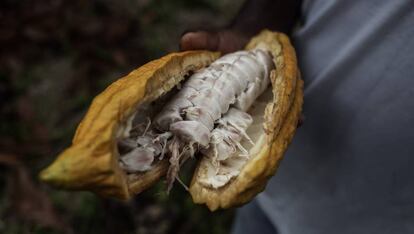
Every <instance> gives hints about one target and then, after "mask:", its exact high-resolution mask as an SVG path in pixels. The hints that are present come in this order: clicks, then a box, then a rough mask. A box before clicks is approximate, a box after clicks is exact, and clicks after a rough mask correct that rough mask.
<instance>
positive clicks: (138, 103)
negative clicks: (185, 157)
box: [40, 30, 303, 210]
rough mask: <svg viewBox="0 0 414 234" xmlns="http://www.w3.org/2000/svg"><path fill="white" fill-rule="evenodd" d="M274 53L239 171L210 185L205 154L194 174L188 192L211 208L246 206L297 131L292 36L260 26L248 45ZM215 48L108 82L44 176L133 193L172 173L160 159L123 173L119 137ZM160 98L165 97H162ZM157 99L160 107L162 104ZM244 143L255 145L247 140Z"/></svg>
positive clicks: (110, 192)
mask: <svg viewBox="0 0 414 234" xmlns="http://www.w3.org/2000/svg"><path fill="white" fill-rule="evenodd" d="M253 48H261V49H263V50H266V51H270V53H271V54H272V56H273V62H274V64H275V67H276V69H275V70H274V71H272V72H271V77H270V79H271V84H272V85H271V87H269V89H268V90H267V91H266V92H265V94H263V95H262V96H260V97H259V98H258V99H257V102H256V104H255V105H254V107H253V108H252V109H251V110H250V111H249V112H250V113H251V114H252V115H253V116H254V123H253V125H252V126H251V127H250V128H249V129H248V133H249V135H250V137H251V138H253V140H255V146H254V147H253V148H251V149H250V151H251V152H250V154H251V158H250V159H249V160H248V161H247V163H246V164H244V166H243V168H241V171H240V174H239V175H238V176H237V177H236V178H234V179H232V180H231V181H230V183H228V184H226V185H225V186H222V187H220V188H218V189H215V188H212V187H211V186H207V185H206V184H205V183H203V178H206V176H207V177H208V175H209V173H208V171H206V168H207V169H208V161H206V159H205V158H202V159H201V160H200V162H199V165H198V167H197V169H196V171H195V173H194V176H193V179H192V182H191V185H190V193H191V195H192V197H193V201H194V202H196V203H205V204H207V206H208V207H209V208H210V209H211V210H215V209H218V208H228V207H231V206H235V205H240V204H243V203H245V202H247V201H249V200H250V199H252V198H253V197H254V196H255V195H256V194H257V193H258V192H260V191H261V190H263V189H264V187H265V184H266V182H267V180H268V179H269V177H270V176H272V175H273V174H274V173H275V171H276V168H277V165H278V163H279V162H280V159H281V158H282V155H283V153H284V151H285V150H286V148H287V146H288V144H289V143H290V141H291V139H292V137H293V134H294V132H295V130H296V124H297V121H298V119H299V116H300V112H301V106H302V96H303V94H302V85H303V84H302V80H301V79H300V75H299V71H298V69H297V64H296V57H295V52H294V49H293V47H292V46H291V45H290V42H289V39H288V38H287V36H285V35H283V34H281V33H276V32H270V31H267V30H265V31H263V32H261V33H260V34H259V35H258V36H256V37H254V38H253V39H252V40H251V41H250V42H249V44H248V45H247V47H246V49H247V50H250V49H253ZM217 57H218V54H217V53H212V52H205V51H204V52H203V51H190V52H180V53H173V54H170V55H167V56H165V57H163V58H161V59H159V60H155V61H152V62H150V63H148V64H146V65H144V66H142V67H140V68H138V69H137V70H135V71H133V72H131V73H130V74H129V75H127V76H126V77H124V78H122V79H120V80H118V81H116V82H115V83H113V84H112V85H110V86H109V87H108V88H107V89H106V90H105V91H104V92H103V93H101V94H100V95H98V96H97V97H96V98H95V99H94V101H93V103H92V105H91V107H90V109H89V111H88V113H87V114H86V116H85V118H84V119H83V120H82V122H81V123H80V125H79V127H78V129H77V131H76V134H75V137H74V139H73V144H72V146H71V147H69V148H68V149H67V150H65V151H64V152H63V153H62V154H60V155H59V157H58V159H57V160H56V161H55V162H54V163H53V164H52V165H51V166H50V167H48V168H47V169H46V170H44V171H43V172H42V173H41V175H40V176H41V179H42V180H44V181H46V182H49V183H51V184H53V185H56V186H59V187H63V188H68V189H81V190H91V191H94V192H96V193H98V194H100V195H103V196H109V197H116V198H120V199H129V198H130V197H131V196H133V195H134V194H137V193H139V192H141V191H143V190H144V189H146V188H148V187H149V186H151V185H152V184H154V183H155V182H157V181H158V180H159V179H160V178H161V177H162V176H163V175H164V174H165V173H166V171H167V168H168V164H169V163H168V160H167V158H164V159H163V160H161V161H159V162H156V163H155V164H154V165H153V167H152V169H151V170H149V171H146V172H142V173H135V174H126V173H125V172H124V171H123V170H122V169H121V168H120V166H119V162H118V160H119V153H118V147H117V139H119V138H120V137H122V136H125V135H126V133H127V132H129V128H130V126H131V123H132V119H133V118H137V117H139V116H142V115H143V116H145V115H148V113H145V114H142V113H141V112H140V111H139V112H138V113H137V115H136V116H135V117H133V116H134V113H135V112H136V111H137V110H140V108H142V107H144V105H146V104H149V103H153V102H154V101H155V102H157V99H159V98H160V97H162V96H164V97H167V96H168V95H167V96H166V95H165V94H166V93H168V92H170V91H172V92H175V91H174V89H173V88H174V87H175V86H176V85H177V84H179V83H180V82H182V80H183V79H184V76H185V75H187V74H189V73H190V72H191V71H194V70H198V69H200V68H202V67H205V66H208V64H210V63H211V62H212V61H213V60H215V59H216V58H217ZM158 102H160V103H162V100H161V99H160V100H158ZM160 103H157V104H156V105H157V106H162V104H160ZM244 146H245V147H246V148H249V147H251V146H250V145H249V144H244Z"/></svg>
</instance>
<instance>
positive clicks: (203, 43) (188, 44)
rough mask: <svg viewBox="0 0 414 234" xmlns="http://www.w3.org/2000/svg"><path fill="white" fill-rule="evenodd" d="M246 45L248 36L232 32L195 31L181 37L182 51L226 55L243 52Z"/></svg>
mask: <svg viewBox="0 0 414 234" xmlns="http://www.w3.org/2000/svg"><path fill="white" fill-rule="evenodd" d="M246 43H247V37H246V36H244V35H242V34H241V33H238V32H235V31H231V30H223V31H216V32H207V31H194V32H187V33H185V34H184V35H183V36H182V37H181V40H180V50H212V51H220V52H222V53H223V54H226V53H231V52H234V51H237V50H241V49H242V48H243V47H244V46H245V44H246Z"/></svg>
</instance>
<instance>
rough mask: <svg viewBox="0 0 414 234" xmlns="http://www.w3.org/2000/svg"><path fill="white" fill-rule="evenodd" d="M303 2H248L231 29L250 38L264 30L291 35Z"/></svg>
mask: <svg viewBox="0 0 414 234" xmlns="http://www.w3.org/2000/svg"><path fill="white" fill-rule="evenodd" d="M301 2H302V1H301V0H246V2H245V3H244V5H243V6H242V8H241V10H240V11H239V13H238V15H237V16H236V17H235V19H234V20H233V22H232V23H231V24H230V25H229V29H231V30H235V31H237V32H240V33H242V34H244V35H246V36H248V37H250V36H253V35H255V34H257V33H258V32H259V31H260V30H262V29H263V28H267V29H270V30H276V31H281V32H285V33H290V32H291V31H292V29H293V27H294V25H295V24H296V22H297V20H298V18H299V14H300V5H301Z"/></svg>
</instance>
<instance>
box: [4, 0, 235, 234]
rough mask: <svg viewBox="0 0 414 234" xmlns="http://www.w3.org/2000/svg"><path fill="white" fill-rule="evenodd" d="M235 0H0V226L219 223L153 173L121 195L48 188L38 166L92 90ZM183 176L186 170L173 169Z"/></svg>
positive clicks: (169, 229)
mask: <svg viewBox="0 0 414 234" xmlns="http://www.w3.org/2000/svg"><path fill="white" fill-rule="evenodd" d="M242 2H243V1H242V0H221V1H220V0H178V1H171V0H153V1H151V0H119V1H109V0H97V1H82V0H44V1H36V0H20V1H14V0H3V1H1V2H0V233H13V234H14V233H88V234H94V233H139V234H141V233H142V234H152V233H154V234H155V233H199V234H202V233H228V231H229V228H230V226H231V222H232V219H233V213H234V210H226V211H219V212H214V213H211V212H209V211H208V210H207V209H206V208H205V207H204V206H196V205H194V204H193V203H192V201H191V197H190V196H189V194H188V193H187V192H186V191H185V190H184V189H183V188H182V187H180V186H175V188H174V190H173V191H172V193H171V194H170V195H169V196H167V195H166V193H165V190H164V184H163V183H162V182H161V183H159V184H158V185H157V186H155V187H154V188H152V189H151V190H150V191H147V192H144V193H142V194H140V195H139V196H137V197H136V198H135V199H133V200H132V201H130V202H128V203H123V202H119V201H115V200H110V199H102V198H99V197H97V196H95V195H94V194H92V193H89V192H67V191H59V190H55V189H53V188H51V187H49V186H47V185H45V184H42V183H41V182H39V181H38V180H37V174H38V172H39V171H40V170H41V169H42V168H44V167H45V166H46V165H47V164H48V163H50V162H51V161H52V160H53V159H54V157H56V155H57V154H58V153H59V152H60V151H62V150H63V149H64V148H65V147H67V146H68V145H69V144H70V141H71V138H72V136H73V134H74V131H75V128H76V126H77V124H78V123H79V121H80V119H81V118H82V117H83V115H84V114H85V111H86V110H87V107H88V105H89V104H90V102H91V100H92V98H93V97H94V96H95V95H96V94H98V93H99V92H100V91H102V90H103V89H104V88H105V87H106V86H108V85H109V84H110V83H111V82H113V81H115V80H116V79H117V78H119V77H121V76H123V75H125V74H127V73H128V72H129V71H131V70H132V69H134V68H135V67H137V66H139V65H142V64H143V63H145V62H148V61H149V60H151V59H154V58H158V57H159V56H162V55H164V54H166V53H168V52H171V51H176V50H177V49H178V46H177V45H178V41H179V38H180V35H181V34H182V33H183V32H184V31H185V30H187V29H196V28H200V27H201V26H203V27H206V26H207V27H210V28H216V27H221V26H223V25H226V23H227V22H229V20H230V19H231V18H232V17H233V16H234V15H235V14H236V12H237V11H238V9H239V7H240V6H241V4H242ZM181 176H182V177H183V178H184V180H185V179H187V181H188V179H189V178H190V175H189V173H187V174H186V173H185V172H184V174H183V175H181Z"/></svg>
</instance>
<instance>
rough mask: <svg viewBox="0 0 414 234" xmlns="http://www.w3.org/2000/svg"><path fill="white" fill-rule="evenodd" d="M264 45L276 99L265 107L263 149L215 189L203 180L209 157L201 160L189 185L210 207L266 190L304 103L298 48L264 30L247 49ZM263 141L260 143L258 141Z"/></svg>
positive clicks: (238, 201)
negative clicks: (270, 62)
mask: <svg viewBox="0 0 414 234" xmlns="http://www.w3.org/2000/svg"><path fill="white" fill-rule="evenodd" d="M257 47H259V48H264V49H266V50H268V51H270V52H271V53H272V55H273V58H274V59H273V62H274V63H275V67H276V69H275V70H274V71H272V72H271V75H270V79H271V83H272V91H273V100H271V101H270V102H269V103H268V104H267V106H266V109H265V116H264V123H263V128H264V134H265V141H263V142H262V145H261V146H259V148H260V149H261V150H260V151H259V152H258V153H257V154H256V155H254V156H253V157H252V158H251V159H250V160H249V161H248V162H247V164H246V165H245V166H244V167H243V169H242V170H241V172H240V174H239V175H238V176H237V177H236V178H235V179H234V180H232V181H231V182H230V183H228V184H227V185H225V186H223V187H220V188H217V189H215V188H214V189H213V188H209V187H206V186H205V185H203V184H202V183H200V178H201V177H202V176H203V173H205V172H204V171H205V170H204V167H206V163H207V162H206V159H202V160H201V162H200V163H199V165H198V167H197V169H196V171H195V173H194V176H193V179H192V182H191V186H190V193H191V196H192V197H193V201H194V202H195V203H201V204H203V203H205V204H206V205H207V206H208V207H209V209H210V210H212V211H214V210H217V209H219V208H229V207H233V206H237V205H241V204H244V203H246V202H248V201H249V200H251V199H252V198H253V197H254V196H255V195H256V194H258V193H259V192H261V191H262V190H264V188H265V186H266V183H267V181H268V179H269V178H270V177H271V176H272V175H274V173H275V172H276V169H277V167H278V164H279V162H280V160H281V159H282V156H283V154H284V152H285V151H286V149H287V147H288V145H289V143H290V142H291V140H292V138H293V135H294V133H295V131H296V127H297V123H298V121H299V118H300V113H301V110H302V103H303V81H302V80H301V79H300V73H299V70H298V68H297V60H296V55H295V51H294V49H293V47H292V45H291V44H290V41H289V39H288V37H287V36H285V35H284V34H281V33H275V32H270V31H263V32H262V33H260V34H259V35H258V36H256V37H255V38H253V39H252V40H251V41H250V43H249V44H248V45H247V46H246V49H253V48H257ZM259 144H260V143H259Z"/></svg>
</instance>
